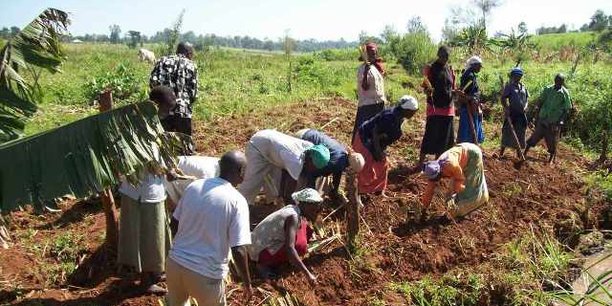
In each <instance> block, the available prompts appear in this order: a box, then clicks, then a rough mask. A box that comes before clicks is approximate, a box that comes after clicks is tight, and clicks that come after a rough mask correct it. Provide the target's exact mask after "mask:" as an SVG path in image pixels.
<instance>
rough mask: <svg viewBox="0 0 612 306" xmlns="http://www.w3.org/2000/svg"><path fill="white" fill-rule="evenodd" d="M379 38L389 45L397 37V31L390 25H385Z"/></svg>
mask: <svg viewBox="0 0 612 306" xmlns="http://www.w3.org/2000/svg"><path fill="white" fill-rule="evenodd" d="M380 37H381V38H382V39H383V40H384V42H385V43H387V44H388V43H390V42H392V41H393V40H395V39H396V38H397V37H399V34H398V33H397V30H396V29H395V27H394V26H392V25H386V26H385V28H384V30H383V31H382V33H380Z"/></svg>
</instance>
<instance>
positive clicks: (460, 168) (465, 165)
mask: <svg viewBox="0 0 612 306" xmlns="http://www.w3.org/2000/svg"><path fill="white" fill-rule="evenodd" d="M423 174H424V175H425V177H426V178H427V179H428V182H427V187H426V189H425V193H424V194H423V197H422V199H421V203H422V204H423V206H424V208H425V209H427V208H429V205H430V203H431V200H432V198H433V194H434V190H435V189H436V186H438V182H439V181H440V180H441V179H442V178H450V179H452V183H453V184H452V186H453V189H452V190H451V191H450V192H449V193H448V194H447V200H446V201H447V202H446V205H447V207H448V208H449V213H450V215H451V216H452V217H453V218H455V217H463V216H465V215H467V214H469V213H470V212H472V211H474V210H475V209H477V208H479V207H480V206H482V205H484V204H485V203H487V202H488V201H489V191H488V189H487V182H486V180H485V176H484V164H483V162H482V151H481V150H480V148H479V147H478V146H477V145H475V144H472V143H467V142H464V143H460V144H457V145H456V146H454V147H452V148H450V149H449V150H447V151H446V152H444V153H443V154H442V155H440V157H439V158H438V159H437V160H434V161H430V162H426V163H425V164H424V165H423ZM425 216H426V214H422V215H421V216H420V217H421V220H423V219H424V217H425Z"/></svg>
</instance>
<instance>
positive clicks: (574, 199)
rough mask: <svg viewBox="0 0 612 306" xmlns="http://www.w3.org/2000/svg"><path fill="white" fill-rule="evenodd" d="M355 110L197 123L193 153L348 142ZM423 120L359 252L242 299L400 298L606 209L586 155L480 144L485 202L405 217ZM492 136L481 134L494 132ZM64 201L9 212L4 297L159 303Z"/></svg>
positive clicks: (327, 104)
mask: <svg viewBox="0 0 612 306" xmlns="http://www.w3.org/2000/svg"><path fill="white" fill-rule="evenodd" d="M354 108H355V107H354V102H351V101H347V100H342V99H324V100H319V101H310V102H301V103H297V104H292V105H288V106H282V107H277V108H274V109H269V110H264V111H258V112H256V113H255V112H253V113H251V114H248V115H244V116H229V117H220V118H215V119H213V120H211V121H209V122H207V123H203V124H202V123H196V128H195V131H196V132H195V135H194V140H195V142H196V146H197V149H198V151H199V152H200V153H201V154H204V155H212V156H219V155H221V154H222V153H223V152H225V151H227V150H230V149H243V148H244V144H245V143H246V142H247V141H248V139H249V137H250V136H251V135H252V134H253V133H255V132H256V131H258V130H260V129H264V128H276V129H278V130H280V131H283V132H295V131H297V130H299V129H301V128H306V127H308V128H318V129H323V130H324V131H325V132H326V133H328V134H330V135H332V136H334V137H335V138H337V139H339V140H340V141H342V142H344V143H349V138H350V133H351V131H352V124H353V117H354ZM424 125H425V123H424V116H422V114H421V115H420V116H417V117H415V118H412V119H410V120H409V121H408V122H407V123H405V124H404V131H405V135H404V136H403V137H402V139H401V140H400V141H399V142H398V143H396V144H394V145H393V146H392V148H390V150H389V152H388V156H389V160H390V163H391V169H393V170H392V171H391V172H390V174H389V197H388V198H382V197H381V196H372V197H370V198H368V199H366V201H365V202H366V207H365V209H364V210H363V212H362V216H363V219H364V220H363V222H362V224H361V229H362V235H361V238H360V241H361V245H360V247H359V249H358V250H357V254H355V255H349V254H348V252H347V251H346V249H345V247H344V246H343V245H342V244H341V243H340V242H334V243H332V244H331V245H329V246H327V247H325V248H323V249H322V250H320V251H319V252H317V253H315V254H310V255H309V256H308V258H306V259H305V263H306V265H307V266H308V267H309V268H310V269H312V271H313V273H314V274H315V275H317V276H318V284H317V285H316V286H311V285H309V284H308V282H307V281H306V278H305V277H304V275H302V274H301V273H299V272H298V271H297V270H296V269H293V268H291V267H286V268H285V269H283V270H282V273H281V276H280V278H279V279H278V280H275V281H273V282H270V283H261V281H259V280H255V283H256V285H258V288H259V289H258V290H256V294H255V296H254V297H253V299H252V300H251V302H250V303H249V305H260V303H261V302H264V300H265V299H266V298H269V297H270V295H279V294H280V295H283V294H284V293H285V292H289V293H291V294H292V295H293V296H294V297H296V298H297V299H298V300H299V301H300V302H301V303H303V304H306V305H363V304H368V302H369V301H370V299H371V297H373V296H378V297H382V298H383V299H384V300H385V301H386V302H387V303H389V304H398V305H399V304H403V303H405V300H403V299H402V297H401V296H399V295H398V294H395V293H394V292H391V291H390V290H388V284H389V283H390V282H398V281H410V280H417V279H420V278H422V277H423V276H425V275H429V274H431V275H434V276H435V275H440V274H442V273H445V272H447V271H449V270H451V269H454V268H460V267H468V266H477V265H479V264H480V263H483V262H487V261H488V260H490V259H491V258H492V257H493V256H494V254H495V253H496V251H498V250H499V248H500V246H502V245H503V244H505V243H507V242H509V241H511V240H512V239H514V238H516V237H518V236H519V235H521V234H523V233H526V232H528V231H530V230H546V231H549V232H553V233H555V234H556V236H557V238H558V239H559V240H560V241H562V242H564V243H566V244H567V245H569V246H573V244H575V243H576V241H575V240H576V237H574V236H572V235H571V233H574V232H575V229H576V228H591V227H597V226H599V225H600V222H601V220H599V219H600V216H601V215H602V211H603V210H604V209H606V206H605V205H607V204H609V203H604V202H603V200H602V199H601V198H600V197H598V196H597V195H595V194H592V193H591V192H590V190H589V188H588V187H587V186H586V185H585V183H584V181H583V180H582V179H581V178H580V176H581V175H582V173H583V172H584V171H586V170H584V169H586V167H587V161H586V160H585V159H584V158H583V157H581V156H579V155H577V154H576V153H574V152H573V151H571V150H569V149H567V148H566V147H564V146H562V147H561V149H560V152H559V156H558V157H557V164H555V165H554V166H552V167H551V166H548V165H547V164H546V163H545V159H546V152H545V150H543V149H542V148H536V149H534V150H532V151H531V152H530V154H529V155H530V156H529V158H528V161H527V162H526V163H525V164H524V165H523V167H522V168H521V170H520V171H519V170H516V169H515V168H514V167H513V162H514V160H515V158H514V156H512V155H513V154H512V152H510V151H507V152H506V157H502V158H498V157H497V156H495V155H494V153H496V152H493V150H492V149H491V150H487V149H485V154H484V156H485V169H486V179H487V184H488V186H489V191H490V197H491V199H490V201H489V203H488V204H487V205H486V206H484V207H483V208H482V209H480V210H478V211H476V212H474V213H472V214H471V215H469V216H468V217H467V218H465V219H463V220H448V219H447V218H445V217H443V216H442V215H443V208H442V206H441V203H442V197H443V194H444V192H445V191H444V190H441V191H438V193H437V195H436V198H435V199H434V203H433V206H432V210H431V211H430V212H429V215H430V217H429V219H428V220H427V221H426V222H425V223H416V222H414V221H412V220H409V219H407V218H408V217H409V213H408V211H410V210H411V208H412V207H415V206H416V205H418V202H419V196H420V195H421V194H422V192H423V190H424V188H425V184H426V181H425V179H423V178H421V177H419V175H418V174H413V173H410V171H409V170H408V169H409V167H410V166H412V164H413V163H414V162H415V158H416V156H417V154H418V147H419V145H420V141H421V135H422V132H423V129H424ZM487 127H488V128H491V129H492V127H491V126H487ZM488 132H489V133H487V136H489V137H492V136H494V134H495V132H490V131H488ZM439 189H443V188H439ZM60 206H61V208H62V209H63V210H64V211H67V212H66V213H63V214H61V215H59V214H56V215H53V214H49V215H45V216H34V215H32V214H30V213H28V212H17V213H15V214H13V218H12V220H13V222H12V226H11V227H12V228H11V233H12V234H13V237H14V239H15V244H14V246H13V247H12V248H11V249H9V250H0V303H9V304H15V305H41V304H42V305H159V301H158V298H157V297H154V296H146V295H144V296H143V295H141V293H140V288H139V287H138V286H137V283H136V282H135V281H134V280H133V279H131V278H130V277H129V275H125V273H124V274H122V275H123V277H119V276H118V274H117V271H116V268H115V266H114V264H113V261H114V257H113V256H112V255H110V254H108V252H106V249H105V248H104V247H103V246H102V245H101V242H102V239H103V232H104V215H103V213H102V212H101V206H100V204H99V203H97V202H95V201H91V203H89V202H83V201H81V202H76V201H65V202H64V203H62V204H61V205H60ZM587 207H589V209H587ZM271 211H272V208H271V207H269V206H262V207H258V208H257V210H256V211H253V212H252V213H251V219H252V221H253V223H256V222H257V221H258V220H261V219H262V218H263V217H265V215H266V214H267V213H270V212H271ZM336 217H337V218H333V217H332V218H330V220H333V221H330V222H338V223H339V225H341V229H342V230H343V231H344V223H343V220H342V216H341V214H340V213H339V214H338V216H336ZM330 222H328V224H329V223H330ZM66 232H68V233H74V234H80V235H82V237H83V239H82V241H80V242H79V243H80V245H81V246H82V255H81V256H80V259H82V261H81V262H80V266H79V268H78V269H77V270H76V271H75V272H74V273H72V275H60V280H59V281H56V282H54V283H52V284H50V283H49V281H48V279H49V277H50V276H52V275H49V274H47V273H53V271H46V270H45V269H43V268H41V267H45V266H46V265H49V264H52V263H54V262H56V259H55V258H54V256H52V255H51V254H48V253H47V252H45V251H42V250H44V249H45V244H48V241H53V239H54V237H57V236H58V235H61V234H62V233H63V234H65V233H66ZM32 245H35V246H38V248H36V249H34V248H33V247H32ZM47 247H48V246H47ZM41 249H42V250H41ZM41 253H42V254H43V255H42V256H41ZM45 253H47V254H45ZM352 256H356V257H352ZM53 276H54V277H57V275H53ZM228 292H229V297H228V299H229V301H230V304H232V305H239V304H241V296H242V292H241V288H240V287H238V286H237V285H235V284H230V285H229V286H228ZM37 303H38V304H37Z"/></svg>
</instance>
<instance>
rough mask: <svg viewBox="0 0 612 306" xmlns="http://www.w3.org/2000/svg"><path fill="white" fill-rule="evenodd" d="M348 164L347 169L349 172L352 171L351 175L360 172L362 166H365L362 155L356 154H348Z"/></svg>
mask: <svg viewBox="0 0 612 306" xmlns="http://www.w3.org/2000/svg"><path fill="white" fill-rule="evenodd" d="M348 162H349V168H350V169H351V171H353V173H359V172H361V170H363V166H365V159H364V158H363V155H361V154H359V153H357V152H352V153H349V156H348Z"/></svg>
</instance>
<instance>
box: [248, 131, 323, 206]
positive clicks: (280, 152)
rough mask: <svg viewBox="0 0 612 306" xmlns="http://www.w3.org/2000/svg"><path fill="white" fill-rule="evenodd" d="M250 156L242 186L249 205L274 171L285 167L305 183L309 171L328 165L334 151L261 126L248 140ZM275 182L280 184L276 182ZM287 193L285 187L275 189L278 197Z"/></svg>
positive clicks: (287, 171)
mask: <svg viewBox="0 0 612 306" xmlns="http://www.w3.org/2000/svg"><path fill="white" fill-rule="evenodd" d="M246 157H247V160H248V161H249V163H248V166H247V167H246V170H245V171H246V172H245V174H244V181H243V182H242V184H240V187H239V190H240V193H242V195H244V197H245V198H246V199H247V202H248V203H249V205H253V204H254V203H255V197H256V196H257V194H258V193H259V191H260V190H261V188H262V187H263V185H264V182H265V181H266V180H271V174H272V173H274V172H276V171H277V170H278V169H282V170H284V171H286V173H287V174H288V175H289V176H290V177H291V178H292V179H293V180H295V181H297V183H298V186H302V185H305V184H306V180H307V177H308V176H309V175H311V174H312V173H314V172H315V171H317V170H320V169H323V168H325V166H327V163H328V162H329V159H330V153H329V149H328V148H327V147H325V146H324V145H314V144H313V143H312V142H309V141H305V140H302V139H299V138H296V137H293V136H290V135H287V134H284V133H281V132H279V131H276V130H261V131H259V132H257V133H255V134H254V135H253V136H252V137H251V139H250V140H249V142H248V143H247V147H246ZM271 185H272V186H278V185H279V184H278V182H273V183H272V184H271ZM283 194H284V192H282V191H281V190H276V192H275V195H276V196H277V197H278V196H282V195H283Z"/></svg>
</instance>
